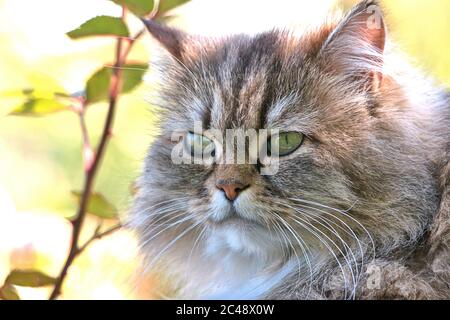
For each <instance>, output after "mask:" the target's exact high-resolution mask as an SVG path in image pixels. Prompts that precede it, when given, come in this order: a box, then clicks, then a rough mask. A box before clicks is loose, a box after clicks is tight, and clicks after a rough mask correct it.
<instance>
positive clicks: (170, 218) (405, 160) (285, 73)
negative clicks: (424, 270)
mask: <svg viewBox="0 0 450 320" xmlns="http://www.w3.org/2000/svg"><path fill="white" fill-rule="evenodd" d="M147 26H148V29H149V31H150V33H151V34H152V35H153V36H154V37H155V38H156V39H157V40H159V42H160V43H161V44H162V45H163V46H164V47H165V48H166V49H167V51H168V52H169V53H170V54H169V55H168V57H167V59H166V60H165V61H164V62H163V64H162V65H161V66H160V69H161V71H162V80H163V81H162V83H161V88H160V96H161V99H160V101H159V105H160V107H161V109H162V111H161V112H162V116H161V132H160V135H159V136H158V137H157V138H156V139H155V141H154V143H153V144H152V146H151V148H150V151H149V154H148V157H147V158H146V165H145V170H144V173H143V175H142V177H141V180H140V192H139V194H138V197H137V200H136V204H135V208H134V210H133V223H134V225H135V226H136V227H137V229H138V230H139V233H140V237H141V243H142V246H143V248H144V251H146V252H148V253H149V255H150V258H155V259H160V258H164V257H166V258H167V257H168V258H169V260H170V259H177V257H175V256H174V255H183V254H184V255H185V257H184V258H183V259H186V257H187V256H190V255H192V254H193V252H194V254H196V253H195V252H197V251H198V250H203V253H204V254H205V255H208V254H214V252H218V251H221V252H226V251H227V250H229V251H234V252H240V253H242V254H244V255H249V256H252V255H254V256H258V257H261V256H263V257H273V256H278V257H280V259H283V258H284V257H291V256H293V255H297V256H300V257H301V256H308V255H314V254H315V252H324V253H325V254H328V255H329V256H330V257H333V256H338V257H339V256H343V255H346V256H348V254H349V250H350V251H353V250H355V248H358V246H359V245H360V246H361V247H364V250H365V248H366V247H368V246H370V240H369V239H370V236H369V235H368V234H370V235H371V237H372V238H373V240H374V241H375V242H377V243H379V244H380V245H385V247H389V246H391V245H394V244H396V243H399V242H404V241H408V240H415V239H416V238H417V237H418V236H419V235H420V232H421V230H423V228H424V225H425V224H426V222H427V221H428V216H429V215H430V212H432V210H434V208H435V204H434V202H433V201H434V200H435V190H434V182H433V180H432V177H431V175H430V173H429V170H428V168H427V161H426V156H425V155H424V154H423V149H422V145H423V144H424V141H423V139H422V138H421V131H420V128H419V127H418V126H417V125H416V123H415V121H416V120H415V119H409V118H408V117H410V112H411V110H410V108H409V106H408V103H409V102H408V97H407V96H406V95H407V94H406V93H405V92H404V91H403V90H402V87H401V85H400V84H398V83H397V82H396V80H395V78H394V77H393V76H391V75H388V74H386V72H385V71H384V68H383V67H384V62H385V53H384V51H385V42H386V29H385V24H384V20H383V18H382V16H381V12H380V10H379V7H378V6H376V4H374V2H373V1H364V2H363V3H361V4H359V5H358V6H356V7H355V8H354V9H353V10H352V11H351V12H350V13H349V14H348V15H346V16H345V17H344V18H342V19H341V20H339V21H336V22H333V23H328V24H326V25H324V26H322V27H321V28H319V29H316V30H312V31H310V32H308V33H306V34H304V35H302V36H296V35H294V34H290V33H288V32H284V31H270V32H266V33H261V34H259V35H256V36H246V35H234V36H230V37H227V38H221V39H205V38H201V37H194V36H190V35H186V34H184V33H183V32H181V31H178V30H175V29H171V28H168V27H165V26H161V25H158V24H156V23H154V22H147ZM199 123H200V124H201V127H202V128H203V130H204V131H203V132H198V130H197V129H196V128H195V126H196V125H197V126H198V124H199ZM211 129H214V130H215V132H216V133H218V134H219V135H220V133H222V134H223V136H226V130H227V129H254V130H256V131H257V132H258V130H260V129H269V130H270V129H275V130H278V134H277V135H276V137H275V138H274V137H271V136H270V133H269V135H268V137H266V139H267V140H270V138H274V140H273V141H272V143H270V144H269V143H267V141H266V140H265V141H260V140H261V139H259V140H257V144H258V146H262V148H266V151H267V149H268V148H271V147H272V148H273V147H274V145H276V144H277V143H278V145H279V147H280V152H279V159H278V161H277V162H276V165H277V167H276V169H277V170H276V171H275V172H274V173H273V174H262V172H261V171H262V170H263V169H264V168H265V164H264V163H263V161H259V160H258V159H257V161H256V162H253V163H250V161H249V157H244V158H245V161H244V163H240V164H230V163H223V162H221V161H219V159H218V158H219V157H222V159H223V158H224V157H226V155H227V154H230V153H234V152H235V147H236V145H234V144H233V145H232V146H233V147H228V148H226V147H224V145H223V142H221V141H220V139H216V138H215V137H214V136H211V135H209V134H208V131H207V130H211ZM174 133H176V135H175V136H176V137H177V138H176V139H173V137H174ZM277 139H278V140H277ZM193 144H199V145H201V146H203V147H205V149H208V148H209V149H208V150H209V151H212V152H209V154H210V155H211V156H212V157H213V158H214V159H213V160H214V161H211V162H208V163H206V162H204V163H200V164H195V163H193V164H187V163H179V161H174V154H177V152H174V148H176V147H177V146H180V145H181V146H184V147H186V145H187V146H188V148H187V149H189V148H190V146H192V145H193ZM246 147H247V148H250V147H251V146H249V145H248V144H247V145H246ZM232 151H233V152H232ZM269 151H270V150H269ZM269 154H270V152H269ZM194 156H195V155H194ZM194 156H193V157H194ZM430 199H433V200H430ZM430 202H431V203H430ZM359 241H360V242H359ZM347 244H348V246H347ZM360 249H361V248H360ZM357 251H358V252H360V251H359V250H357ZM358 252H356V253H354V255H353V257H354V256H355V255H358ZM171 254H172V256H170V255H171ZM180 259H181V257H180ZM357 259H359V258H357Z"/></svg>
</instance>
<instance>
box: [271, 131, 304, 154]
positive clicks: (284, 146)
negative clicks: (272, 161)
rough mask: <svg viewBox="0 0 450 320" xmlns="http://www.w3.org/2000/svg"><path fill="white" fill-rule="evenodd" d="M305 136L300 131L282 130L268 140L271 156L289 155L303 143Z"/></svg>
mask: <svg viewBox="0 0 450 320" xmlns="http://www.w3.org/2000/svg"><path fill="white" fill-rule="evenodd" d="M304 139H305V136H304V135H303V134H302V133H300V132H295V131H291V132H281V133H279V134H278V135H276V136H272V137H270V138H269V139H268V140H267V151H268V154H269V155H271V156H274V155H275V156H276V155H278V156H280V157H283V156H288V155H290V154H291V153H293V152H294V151H296V150H297V149H298V148H300V146H301V145H302V144H303V140H304Z"/></svg>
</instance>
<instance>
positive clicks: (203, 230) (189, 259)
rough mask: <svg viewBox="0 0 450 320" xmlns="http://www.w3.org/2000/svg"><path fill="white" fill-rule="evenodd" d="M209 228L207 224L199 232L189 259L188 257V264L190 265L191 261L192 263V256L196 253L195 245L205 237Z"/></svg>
mask: <svg viewBox="0 0 450 320" xmlns="http://www.w3.org/2000/svg"><path fill="white" fill-rule="evenodd" d="M206 230H207V226H206V225H205V226H203V228H202V229H201V231H200V232H199V234H198V235H197V237H196V239H195V241H194V244H193V245H192V248H191V252H190V253H189V257H188V259H187V264H188V265H190V263H191V258H192V254H193V253H194V251H195V247H196V246H197V244H198V243H199V241H200V239H201V238H202V237H203V235H204V234H205V231H206ZM187 270H189V268H188V269H187Z"/></svg>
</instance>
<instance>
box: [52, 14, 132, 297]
mask: <svg viewBox="0 0 450 320" xmlns="http://www.w3.org/2000/svg"><path fill="white" fill-rule="evenodd" d="M125 16H126V10H125V8H123V10H122V19H123V20H125ZM122 49H123V39H122V38H118V39H117V45H116V58H115V64H114V66H115V68H114V69H113V70H112V76H111V85H110V90H109V108H108V114H107V116H106V120H105V124H104V127H103V132H102V135H101V138H100V142H99V144H98V147H97V151H96V152H95V155H94V157H93V162H92V165H91V166H88V167H87V168H85V181H84V188H83V192H82V195H81V200H80V205H79V207H78V211H77V215H76V219H75V220H74V221H73V228H72V241H71V244H70V250H69V255H68V257H67V259H66V262H65V264H64V266H63V268H62V270H61V272H60V274H59V276H58V278H57V279H56V283H55V286H54V288H53V291H52V293H51V294H50V297H49V299H50V300H54V299H56V298H57V297H58V296H59V294H60V293H61V287H62V285H63V283H64V280H65V278H66V276H67V271H68V270H69V267H70V266H71V264H72V262H73V261H74V259H75V258H76V257H77V255H78V254H79V247H78V242H79V237H80V233H81V229H82V226H83V222H84V219H85V217H86V208H87V205H88V201H89V196H90V194H91V191H92V189H93V184H94V179H95V176H96V173H97V171H98V168H99V165H100V163H101V161H102V158H103V155H104V153H105V150H106V146H107V143H108V140H109V139H110V137H111V130H112V125H113V122H114V116H115V112H116V105H117V101H118V98H119V92H120V88H121V75H122V70H121V67H122V65H123V61H124V57H123V56H122Z"/></svg>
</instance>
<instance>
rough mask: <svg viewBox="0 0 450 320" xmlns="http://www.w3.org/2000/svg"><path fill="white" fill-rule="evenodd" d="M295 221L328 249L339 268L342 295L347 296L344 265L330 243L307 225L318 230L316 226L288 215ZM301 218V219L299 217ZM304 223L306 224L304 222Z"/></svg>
mask: <svg viewBox="0 0 450 320" xmlns="http://www.w3.org/2000/svg"><path fill="white" fill-rule="evenodd" d="M290 218H291V219H292V220H293V221H294V222H295V223H297V224H299V225H300V226H301V227H303V228H304V229H306V230H307V231H309V232H310V233H311V234H312V235H314V236H315V237H316V238H317V239H318V240H319V241H320V242H321V243H322V244H323V245H324V246H325V247H326V248H327V249H328V251H329V252H330V253H331V254H332V256H333V258H334V259H335V260H336V262H337V263H338V266H339V269H340V270H341V273H342V276H343V279H344V296H345V297H347V296H348V292H347V288H348V284H349V281H348V279H347V276H346V273H345V270H344V267H343V266H342V264H341V262H340V260H339V258H338V256H337V255H336V253H335V252H334V250H333V249H332V248H331V247H330V245H329V244H328V243H327V242H326V241H325V240H324V239H323V238H322V237H321V236H320V235H318V234H317V233H316V232H315V231H314V230H311V228H309V227H308V225H309V226H310V227H312V228H313V229H316V230H317V231H320V230H319V229H317V228H316V227H314V226H313V225H311V224H310V223H308V222H307V221H305V220H303V221H298V220H297V219H298V217H297V218H294V217H290ZM301 220H302V219H301ZM305 223H306V224H305ZM328 240H329V241H330V242H332V244H333V245H334V246H335V247H336V248H337V249H338V251H340V253H341V255H342V256H344V254H343V253H342V251H341V250H340V249H339V247H338V246H337V245H336V244H335V243H334V242H333V241H332V240H331V239H330V238H328ZM345 260H346V264H347V265H348V266H349V268H350V270H351V265H350V264H349V262H348V260H347V259H345ZM352 276H353V272H352Z"/></svg>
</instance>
